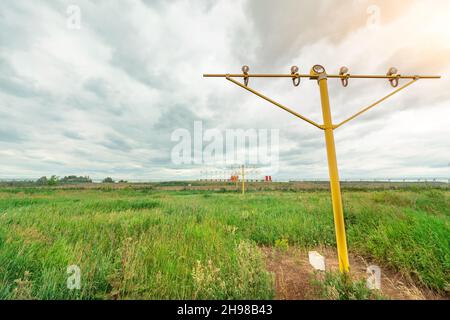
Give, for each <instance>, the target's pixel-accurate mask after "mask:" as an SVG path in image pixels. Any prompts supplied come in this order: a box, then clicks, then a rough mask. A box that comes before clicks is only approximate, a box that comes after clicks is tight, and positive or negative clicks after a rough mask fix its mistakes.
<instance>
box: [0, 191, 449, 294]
mask: <svg viewBox="0 0 450 320" xmlns="http://www.w3.org/2000/svg"><path fill="white" fill-rule="evenodd" d="M343 198H344V207H345V214H346V224H347V234H348V242H349V248H350V250H352V251H353V252H355V253H358V254H361V255H363V256H366V257H368V258H371V259H372V260H374V261H375V262H378V263H379V264H380V265H381V266H389V267H390V268H393V269H395V270H397V271H399V272H401V273H403V274H404V275H407V276H410V277H411V278H412V279H413V280H414V281H416V283H417V284H418V285H421V286H425V287H428V288H430V289H433V290H435V291H439V292H444V291H445V288H448V286H449V282H450V281H449V280H450V279H449V274H450V238H449V231H450V230H449V221H450V220H449V213H450V210H449V209H450V192H449V191H447V190H420V189H415V190H411V191H406V190H398V191H394V190H391V191H371V192H364V191H345V192H344V194H343ZM280 239H282V242H283V243H281V242H280V241H281V240H280ZM277 241H278V242H277ZM276 243H278V246H281V245H289V246H300V247H305V248H313V247H315V246H318V245H325V246H334V245H335V236H334V227H333V217H332V213H331V204H330V197H329V194H328V192H327V191H312V192H277V191H270V192H265V191H264V192H249V193H248V194H247V195H246V196H245V197H242V196H241V195H239V194H237V193H232V192H210V191H189V190H183V191H158V190H153V189H136V190H135V189H133V188H125V189H112V188H109V189H96V190H89V189H85V190H83V189H81V188H80V189H70V190H61V189H59V190H58V189H50V188H32V189H24V190H20V189H17V188H14V189H0V299H15V298H34V299H134V298H138V299H196V298H199V299H200V298H202V299H270V298H273V297H274V284H273V277H272V276H271V275H270V274H269V273H268V272H267V271H266V268H265V265H264V258H263V256H262V254H261V252H260V250H259V249H258V246H259V245H270V246H274V245H276ZM74 264H75V265H78V266H79V267H80V268H81V290H73V291H70V290H68V289H67V286H66V281H67V277H68V276H69V275H68V274H67V273H66V269H67V266H69V265H74Z"/></svg>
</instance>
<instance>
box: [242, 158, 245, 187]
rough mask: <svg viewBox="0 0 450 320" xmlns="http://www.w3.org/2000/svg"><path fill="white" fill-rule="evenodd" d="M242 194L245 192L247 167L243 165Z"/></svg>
mask: <svg viewBox="0 0 450 320" xmlns="http://www.w3.org/2000/svg"><path fill="white" fill-rule="evenodd" d="M242 194H245V168H244V165H242Z"/></svg>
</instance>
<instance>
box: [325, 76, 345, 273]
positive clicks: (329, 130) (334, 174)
mask: <svg viewBox="0 0 450 320" xmlns="http://www.w3.org/2000/svg"><path fill="white" fill-rule="evenodd" d="M318 82H319V88H320V100H321V103H322V114H323V121H324V130H325V142H326V148H327V158H328V171H329V175H330V188H331V200H332V203H333V215H334V228H335V230H336V242H337V252H338V259H339V270H340V271H341V272H343V273H344V272H345V273H347V272H348V271H349V263H348V252H347V240H346V236H345V223H344V210H343V207H342V198H341V187H340V185H339V172H338V167H337V160H336V148H335V145H334V132H333V122H332V119H331V111H330V101H329V97H328V84H327V75H326V73H325V72H324V73H322V74H320V75H319V78H318Z"/></svg>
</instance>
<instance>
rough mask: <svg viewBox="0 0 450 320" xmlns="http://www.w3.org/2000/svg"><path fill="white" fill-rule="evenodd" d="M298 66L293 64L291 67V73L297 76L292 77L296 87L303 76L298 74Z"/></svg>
mask: <svg viewBox="0 0 450 320" xmlns="http://www.w3.org/2000/svg"><path fill="white" fill-rule="evenodd" d="M298 70H299V69H298V67H297V66H292V67H291V75H293V76H294V75H295V76H297V77H295V78H294V77H292V83H293V84H294V87H298V85H299V84H300V80H301V78H300V77H299V76H298V75H299V74H298Z"/></svg>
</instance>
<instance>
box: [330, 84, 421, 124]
mask: <svg viewBox="0 0 450 320" xmlns="http://www.w3.org/2000/svg"><path fill="white" fill-rule="evenodd" d="M418 80H419V79H413V80H411V81H409V82H408V83H406V84H405V85H403V86H401V87H400V88H398V89H397V90H395V91H392V92H391V93H389V94H388V95H387V96H385V97H383V98H381V99H380V100H378V101H376V102H374V103H372V104H371V105H370V106H368V107H366V108H364V109H362V110H361V111H359V112H357V113H355V114H354V115H352V116H351V117H349V118H348V119H346V120H344V121H342V122H341V123H339V124H337V125H335V126H333V129H337V128H339V127H340V126H342V125H343V124H346V123H347V122H349V121H350V120H353V119H355V118H356V117H357V116H359V115H361V114H363V113H364V112H366V111H368V110H370V109H372V108H373V107H375V106H376V105H378V104H380V103H381V102H383V101H384V100H386V99H387V98H390V97H392V96H393V95H394V94H396V93H397V92H399V91H401V90H403V89H405V88H406V87H408V86H410V85H412V84H413V83H414V82H416V81H418Z"/></svg>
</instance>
